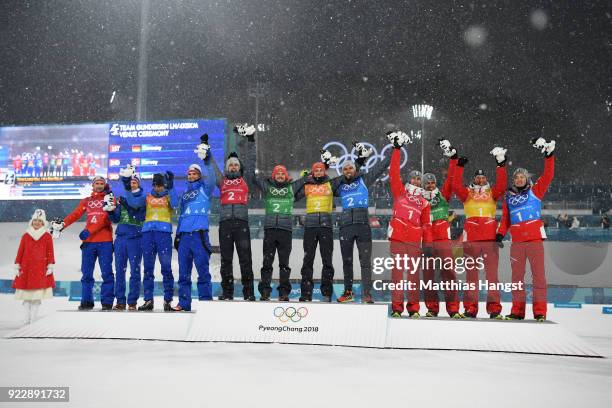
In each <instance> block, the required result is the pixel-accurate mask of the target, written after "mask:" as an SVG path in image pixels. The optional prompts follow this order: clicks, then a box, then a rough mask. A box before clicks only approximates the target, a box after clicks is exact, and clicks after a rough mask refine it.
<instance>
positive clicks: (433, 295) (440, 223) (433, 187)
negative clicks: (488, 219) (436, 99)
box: [423, 140, 464, 319]
mask: <svg viewBox="0 0 612 408" xmlns="http://www.w3.org/2000/svg"><path fill="white" fill-rule="evenodd" d="M440 147H441V148H442V150H443V151H444V155H445V156H446V157H449V158H450V161H449V163H448V173H447V175H446V180H445V181H444V184H442V187H441V188H440V189H438V187H437V184H436V176H435V175H434V174H432V173H425V174H423V188H424V190H425V191H424V192H423V197H425V199H426V200H427V201H428V202H429V204H430V207H431V222H432V224H431V231H432V239H433V243H432V245H431V255H432V256H433V257H435V258H434V259H435V260H436V262H437V264H438V267H439V269H440V280H441V281H442V282H444V283H446V284H451V283H452V282H455V281H456V280H457V277H456V275H455V269H454V263H453V262H448V261H450V260H452V259H453V258H454V257H453V251H452V247H451V240H450V224H449V222H448V203H449V202H450V199H451V195H452V180H453V176H454V173H455V168H456V167H457V160H458V157H457V150H455V149H454V148H453V147H452V146H451V144H450V142H449V141H448V140H440ZM447 260H448V261H447ZM436 262H427V264H426V265H425V266H424V268H423V280H424V281H425V282H426V283H428V284H433V283H434V282H435V272H436V269H435V268H436ZM423 292H424V297H425V306H426V307H427V315H426V316H427V317H437V316H438V313H439V311H440V301H439V299H438V291H437V290H436V289H424V291H423ZM444 300H445V301H446V311H447V312H448V315H449V316H450V317H452V318H455V319H462V318H464V316H463V315H462V314H461V313H459V297H458V293H457V290H456V289H455V290H453V289H452V288H449V289H447V290H445V291H444Z"/></svg>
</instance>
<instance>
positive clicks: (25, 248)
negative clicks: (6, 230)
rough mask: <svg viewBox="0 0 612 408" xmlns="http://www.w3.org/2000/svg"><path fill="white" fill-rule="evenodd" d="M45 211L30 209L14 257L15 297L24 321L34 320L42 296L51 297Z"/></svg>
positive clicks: (52, 260)
mask: <svg viewBox="0 0 612 408" xmlns="http://www.w3.org/2000/svg"><path fill="white" fill-rule="evenodd" d="M48 227H49V224H48V223H47V218H46V215H45V211H44V210H41V209H38V210H36V211H34V214H33V215H32V219H31V220H30V222H29V224H28V229H27V230H26V233H25V234H23V236H22V237H21V242H20V243H19V250H18V251H17V256H16V257H15V280H14V281H13V288H15V299H18V300H23V306H24V308H25V319H24V323H25V324H30V323H31V322H33V321H34V320H36V315H37V314H38V308H39V307H40V303H41V300H42V299H48V298H51V297H53V288H54V287H55V280H54V279H53V265H54V264H55V257H54V255H53V239H52V238H51V234H49V232H47V230H48Z"/></svg>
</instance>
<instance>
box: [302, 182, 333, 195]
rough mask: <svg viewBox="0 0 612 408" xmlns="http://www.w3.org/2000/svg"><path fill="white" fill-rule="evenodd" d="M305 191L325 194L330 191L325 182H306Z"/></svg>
mask: <svg viewBox="0 0 612 408" xmlns="http://www.w3.org/2000/svg"><path fill="white" fill-rule="evenodd" d="M307 191H308V192H309V193H311V194H326V193H330V192H331V191H330V189H329V188H328V186H327V184H307Z"/></svg>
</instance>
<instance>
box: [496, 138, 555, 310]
mask: <svg viewBox="0 0 612 408" xmlns="http://www.w3.org/2000/svg"><path fill="white" fill-rule="evenodd" d="M533 146H534V147H537V148H538V149H541V150H542V152H543V153H544V154H545V159H544V172H543V173H542V175H541V176H540V178H539V179H538V181H536V183H535V184H533V185H531V177H530V174H529V173H528V172H527V170H525V169H523V168H518V169H516V170H515V171H514V174H513V176H512V187H511V188H510V189H509V190H508V192H507V193H506V196H505V199H504V204H503V212H502V219H501V223H500V226H499V229H498V233H497V240H498V241H501V240H502V239H503V238H504V236H505V235H506V232H508V230H509V231H510V235H511V236H512V245H511V246H510V264H511V266H512V282H513V283H514V284H519V285H520V286H519V289H516V290H513V291H512V311H511V314H509V315H508V316H506V319H509V320H512V319H517V320H522V319H524V318H525V289H524V280H525V265H526V262H527V259H529V264H530V265H531V276H532V281H533V315H534V317H535V319H536V320H538V321H544V320H546V274H545V271H544V244H543V241H544V239H546V233H545V232H544V223H543V222H542V219H541V217H542V203H541V200H542V198H544V194H545V193H546V190H547V189H548V186H549V185H550V183H551V181H552V179H553V176H554V173H555V157H554V156H553V152H554V150H555V141H554V140H552V141H550V142H546V140H545V139H543V138H539V139H537V140H534V141H533Z"/></svg>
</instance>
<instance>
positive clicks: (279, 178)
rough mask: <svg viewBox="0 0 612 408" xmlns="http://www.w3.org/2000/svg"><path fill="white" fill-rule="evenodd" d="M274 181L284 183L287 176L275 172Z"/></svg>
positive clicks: (280, 172)
mask: <svg viewBox="0 0 612 408" xmlns="http://www.w3.org/2000/svg"><path fill="white" fill-rule="evenodd" d="M274 181H276V182H277V183H284V182H285V181H287V176H286V175H285V173H283V172H282V171H277V172H276V174H275V175H274Z"/></svg>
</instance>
